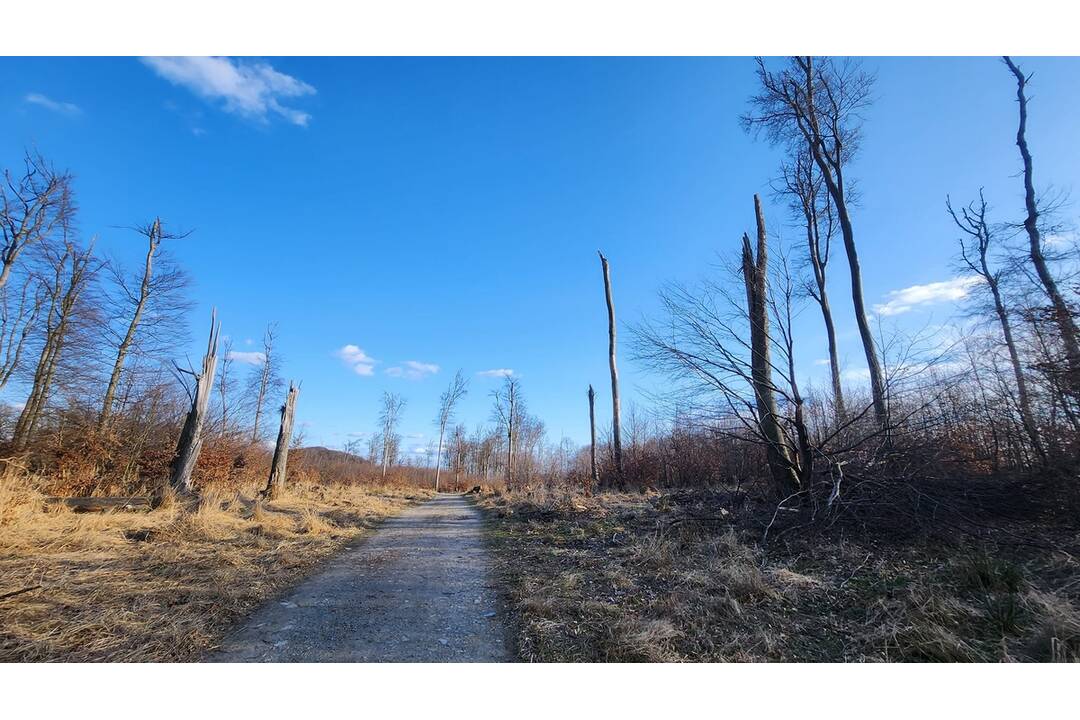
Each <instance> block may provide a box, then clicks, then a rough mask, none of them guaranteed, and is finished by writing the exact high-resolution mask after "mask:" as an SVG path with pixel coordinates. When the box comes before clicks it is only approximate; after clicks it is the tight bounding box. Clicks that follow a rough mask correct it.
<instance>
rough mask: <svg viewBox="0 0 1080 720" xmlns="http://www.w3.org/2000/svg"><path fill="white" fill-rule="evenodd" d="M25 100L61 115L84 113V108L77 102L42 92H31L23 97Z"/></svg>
mask: <svg viewBox="0 0 1080 720" xmlns="http://www.w3.org/2000/svg"><path fill="white" fill-rule="evenodd" d="M23 101H24V102H28V103H30V104H31V105H39V106H41V107H43V108H46V109H48V110H52V111H53V112H55V113H60V114H61V115H82V108H81V107H79V106H78V105H76V104H75V103H69V102H61V101H59V100H53V99H52V98H51V97H48V96H47V95H42V94H41V93H29V94H27V95H26V97H24V98H23Z"/></svg>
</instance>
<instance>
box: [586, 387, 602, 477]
mask: <svg viewBox="0 0 1080 720" xmlns="http://www.w3.org/2000/svg"><path fill="white" fill-rule="evenodd" d="M589 466H590V475H589V477H590V480H591V485H590V486H588V487H587V488H586V490H591V489H593V488H596V487H599V486H600V475H599V473H598V472H597V470H596V393H595V392H593V389H592V385H589Z"/></svg>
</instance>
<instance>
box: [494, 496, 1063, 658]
mask: <svg viewBox="0 0 1080 720" xmlns="http://www.w3.org/2000/svg"><path fill="white" fill-rule="evenodd" d="M728 500H729V498H728V497H726V496H725V495H724V494H723V493H721V492H713V491H692V492H691V491H685V490H684V491H674V492H665V493H656V492H650V493H645V494H641V493H635V494H615V493H612V494H601V495H598V496H596V497H591V498H586V497H582V496H579V495H572V494H568V493H559V492H551V491H544V490H541V491H537V492H532V493H529V492H514V493H505V492H504V493H498V494H489V495H488V496H486V497H485V498H484V500H483V502H482V505H483V506H484V507H485V508H486V509H487V510H488V511H489V516H490V517H491V519H492V524H493V527H494V530H495V532H494V537H495V540H496V541H495V548H496V555H497V557H498V558H499V571H500V574H501V576H502V579H503V581H504V584H505V586H506V592H507V600H508V604H509V606H510V607H511V609H512V612H511V619H512V621H513V623H514V626H515V628H514V630H515V633H516V636H517V640H518V651H519V654H520V657H522V658H523V659H525V660H531V661H555V662H564V661H573V662H579V661H592V662H598V661H599V662H603V661H653V662H667V661H764V660H768V661H776V660H781V661H848V662H853V661H860V662H862V661H909V660H910V661H976V662H996V661H1002V660H1008V661H1015V660H1027V661H1050V660H1058V661H1061V660H1072V661H1076V660H1078V659H1080V566H1078V565H1077V563H1076V562H1075V561H1074V560H1073V559H1072V556H1071V555H1068V554H1067V553H1058V554H1053V553H1048V552H1041V551H1040V552H1029V553H1028V554H1027V555H1020V554H1016V553H1013V555H1014V556H1010V553H1009V552H1008V550H1010V545H1009V543H1008V542H1005V543H1001V544H997V545H993V546H984V545H979V544H975V543H973V542H970V541H968V540H963V539H960V538H951V539H949V540H948V541H947V542H943V541H942V539H941V538H924V539H923V540H921V541H915V542H910V543H899V544H896V543H893V544H890V543H888V542H883V541H882V538H881V537H880V536H879V537H874V536H873V535H870V534H867V535H865V536H863V537H850V533H848V534H847V535H845V536H843V537H841V536H840V535H837V536H830V535H827V534H824V533H822V534H815V535H813V536H806V537H803V538H801V539H800V538H798V537H797V536H796V534H794V533H792V534H789V535H788V536H785V539H784V542H783V543H776V544H773V545H770V547H769V551H768V553H764V552H763V551H762V549H761V547H760V546H759V545H758V542H759V540H760V538H761V535H762V529H763V528H762V526H761V525H760V523H759V522H758V521H759V520H760V518H753V517H748V516H746V515H745V514H741V513H740V511H736V509H735V508H734V504H733V503H730V502H728ZM1011 549H1012V550H1015V548H1011Z"/></svg>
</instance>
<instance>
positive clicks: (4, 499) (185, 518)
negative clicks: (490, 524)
mask: <svg viewBox="0 0 1080 720" xmlns="http://www.w3.org/2000/svg"><path fill="white" fill-rule="evenodd" d="M39 487H40V483H39V481H37V480H35V479H33V478H27V477H20V476H17V475H15V474H8V475H7V476H5V477H3V478H2V479H0V595H3V594H5V593H8V592H12V591H17V590H19V589H21V588H27V587H33V586H36V585H40V586H41V587H40V588H38V589H35V590H32V591H30V592H25V593H22V594H19V595H16V596H13V597H8V598H5V599H2V600H0V661H105V660H107V661H164V660H169V661H189V660H196V659H198V658H199V657H200V656H201V655H202V654H203V653H205V652H206V651H207V650H209V649H211V648H213V647H214V646H215V644H216V643H217V642H218V640H219V639H220V638H221V637H222V635H223V634H224V633H225V632H227V631H228V629H229V628H230V626H231V625H232V623H234V622H235V621H236V620H238V619H239V618H241V617H243V616H244V615H246V614H247V613H248V612H249V611H250V610H251V609H253V608H254V607H255V606H257V605H258V604H259V603H261V602H263V601H265V600H267V599H268V598H270V597H272V596H274V595H275V594H276V593H277V592H279V591H280V589H282V588H283V587H286V586H288V585H289V584H291V583H293V582H295V581H296V580H298V579H299V578H300V577H301V576H302V575H303V574H304V573H305V572H306V571H307V570H309V569H310V568H311V567H312V566H313V565H315V564H316V563H318V562H319V561H320V560H322V559H324V558H325V557H327V556H328V555H330V554H331V553H333V552H334V551H336V550H338V549H340V548H341V547H342V546H343V545H344V544H345V543H347V542H349V541H350V540H353V539H354V538H357V537H358V536H360V535H362V534H364V533H365V532H366V531H368V530H369V529H370V528H372V527H373V526H374V525H375V524H376V523H377V522H378V521H379V520H380V519H382V518H383V517H386V516H388V515H392V514H394V513H396V512H398V511H400V510H401V509H402V508H403V507H404V506H406V505H407V504H409V503H410V502H411V501H413V500H416V499H418V498H422V497H427V496H429V495H430V493H429V492H426V491H418V490H406V489H400V488H398V489H386V488H372V487H366V488H365V487H358V486H346V485H336V486H324V485H315V484H304V485H300V486H292V487H290V488H289V489H288V491H287V492H286V493H285V495H284V496H283V497H281V498H280V499H278V500H275V501H273V502H268V503H262V502H258V501H255V500H253V498H254V497H255V492H254V489H251V491H249V492H244V491H240V492H237V491H228V492H217V491H214V490H212V489H211V490H208V491H206V492H204V493H203V495H202V498H201V501H200V502H199V504H198V506H197V508H193V509H192V510H188V509H186V508H184V507H182V506H181V503H178V502H175V501H173V502H166V503H165V504H163V505H162V506H161V507H160V508H158V509H156V510H154V511H152V512H149V513H145V512H143V513H129V512H122V511H120V512H110V513H104V514H89V513H87V514H78V513H74V512H72V511H70V510H68V509H65V508H58V507H49V508H46V507H45V504H44V497H43V495H42V494H41V493H40V492H39Z"/></svg>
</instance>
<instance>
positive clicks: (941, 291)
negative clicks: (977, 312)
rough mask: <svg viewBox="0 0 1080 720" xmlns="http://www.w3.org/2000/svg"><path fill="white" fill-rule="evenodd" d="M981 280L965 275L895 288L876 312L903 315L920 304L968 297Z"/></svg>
mask: <svg viewBox="0 0 1080 720" xmlns="http://www.w3.org/2000/svg"><path fill="white" fill-rule="evenodd" d="M979 282H980V280H979V278H978V277H975V276H965V277H955V278H953V279H951V280H942V281H941V282H932V283H926V284H925V285H912V286H911V287H906V288H904V289H903V290H893V291H892V292H890V293H889V294H888V295H886V298H887V300H886V301H885V302H884V303H882V304H880V305H875V306H874V312H876V313H877V314H878V315H882V316H889V315H901V314H903V313H906V312H909V311H911V310H914V309H915V308H916V307H917V306H919V305H930V304H932V303H941V302H956V301H958V300H963V299H964V298H966V297H967V296H968V293H970V292H971V288H972V287H973V286H975V285H978V284H979Z"/></svg>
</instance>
